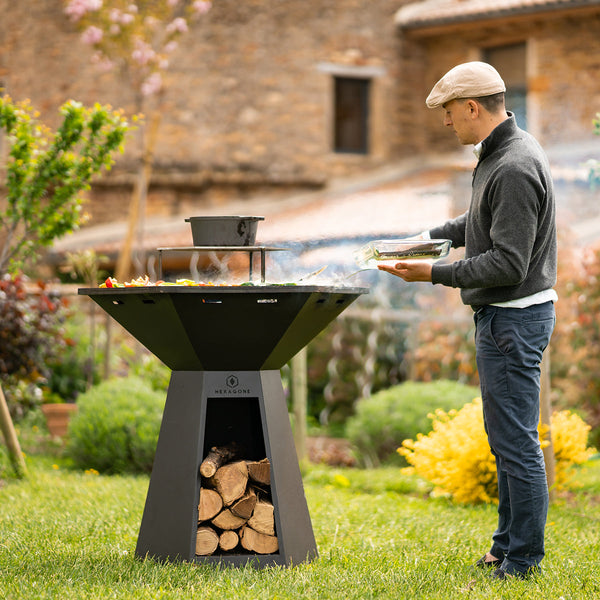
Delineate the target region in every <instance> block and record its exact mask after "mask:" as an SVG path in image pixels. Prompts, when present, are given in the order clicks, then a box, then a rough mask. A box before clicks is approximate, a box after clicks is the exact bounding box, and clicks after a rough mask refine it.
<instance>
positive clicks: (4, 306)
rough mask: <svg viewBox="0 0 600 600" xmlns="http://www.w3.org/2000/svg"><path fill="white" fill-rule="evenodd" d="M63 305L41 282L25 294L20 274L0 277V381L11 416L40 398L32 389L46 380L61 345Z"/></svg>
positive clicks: (36, 390)
mask: <svg viewBox="0 0 600 600" xmlns="http://www.w3.org/2000/svg"><path fill="white" fill-rule="evenodd" d="M64 308H65V307H64V304H63V303H62V301H60V300H59V299H57V298H54V297H52V296H51V295H49V294H48V293H47V292H46V290H45V288H44V286H43V285H42V284H38V289H37V291H36V293H27V290H26V287H25V280H24V278H23V277H10V276H9V275H5V276H4V277H3V278H2V279H0V382H1V383H2V386H3V388H4V390H5V394H6V397H7V401H8V404H9V407H10V411H11V414H12V415H13V416H14V417H17V418H21V417H23V416H24V415H25V414H26V413H27V411H28V410H29V409H30V408H32V407H34V406H36V405H37V404H39V402H40V400H41V393H40V391H39V389H36V388H38V387H39V386H41V385H43V384H45V383H46V382H47V380H48V377H49V374H50V373H49V369H48V366H47V365H48V362H49V361H52V360H53V359H54V358H56V357H57V356H58V355H59V354H60V353H61V350H62V349H63V348H64V346H65V340H64V338H63V335H62V325H61V321H62V318H63V317H64V314H65V313H64Z"/></svg>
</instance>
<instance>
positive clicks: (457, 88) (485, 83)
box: [425, 61, 506, 108]
mask: <svg viewBox="0 0 600 600" xmlns="http://www.w3.org/2000/svg"><path fill="white" fill-rule="evenodd" d="M505 91H506V86H505V85H504V81H502V77H500V75H499V73H498V71H496V69H494V67H492V65H489V64H488V63H484V62H479V61H473V62H468V63H463V64H461V65H457V66H456V67H454V68H453V69H450V70H449V71H448V72H447V73H446V74H445V75H444V76H443V77H442V78H441V79H440V80H439V81H438V82H437V83H436V84H435V85H434V86H433V89H432V90H431V93H430V94H429V96H427V100H426V101H425V102H426V104H427V106H428V107H429V108H437V107H438V106H443V105H444V104H446V102H450V100H455V99H456V98H482V97H484V96H491V95H492V94H498V93H499V92H505Z"/></svg>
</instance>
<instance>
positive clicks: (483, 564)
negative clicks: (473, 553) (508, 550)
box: [475, 553, 502, 569]
mask: <svg viewBox="0 0 600 600" xmlns="http://www.w3.org/2000/svg"><path fill="white" fill-rule="evenodd" d="M486 556H487V553H486V554H484V555H483V556H482V557H481V558H480V559H479V560H478V561H477V562H476V563H475V566H476V567H478V568H480V569H489V568H491V567H494V568H496V569H497V568H498V567H499V566H500V565H501V564H502V560H501V559H499V558H495V559H494V560H488V561H486V560H485V557H486Z"/></svg>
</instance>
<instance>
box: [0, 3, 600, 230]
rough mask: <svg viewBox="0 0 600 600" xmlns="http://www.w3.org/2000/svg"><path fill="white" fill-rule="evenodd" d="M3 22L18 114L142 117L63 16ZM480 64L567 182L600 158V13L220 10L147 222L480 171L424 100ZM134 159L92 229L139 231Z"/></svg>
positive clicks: (187, 71) (337, 6) (187, 64)
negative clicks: (102, 111)
mask: <svg viewBox="0 0 600 600" xmlns="http://www.w3.org/2000/svg"><path fill="white" fill-rule="evenodd" d="M0 14H2V19H1V20H0V82H1V84H0V85H2V86H3V87H4V88H5V90H6V91H7V92H8V93H10V94H11V96H13V97H14V98H15V99H21V98H26V97H27V98H30V99H31V101H32V103H33V105H34V106H36V107H37V108H39V109H40V110H41V112H42V117H43V118H44V119H45V120H47V121H50V122H52V119H54V118H55V114H56V109H57V108H58V106H59V105H60V104H61V103H62V102H64V101H65V100H67V99H69V98H75V99H77V100H80V101H82V102H84V103H92V102H96V101H99V102H102V103H104V102H108V103H111V104H112V105H113V106H120V107H123V108H124V109H125V110H127V111H132V110H133V106H134V104H133V97H132V95H131V92H130V91H129V90H128V88H127V86H126V85H123V82H120V81H118V80H116V79H115V77H114V75H112V74H106V73H105V74H100V73H98V72H97V71H95V70H94V68H93V66H92V65H91V62H90V51H89V50H88V49H87V48H86V47H85V46H84V45H83V44H82V43H81V42H80V41H79V39H78V37H79V34H78V32H77V31H76V29H75V27H74V25H73V24H72V23H70V22H69V21H68V19H67V18H66V17H65V15H64V13H63V3H62V2H61V0H20V1H19V2H13V1H11V0H0ZM474 59H478V60H479V59H481V60H486V61H489V62H491V63H492V64H494V65H495V66H497V68H498V69H499V70H500V71H501V72H502V74H503V76H504V78H505V79H506V81H507V84H508V88H509V89H508V96H507V97H508V106H509V109H511V110H513V111H514V112H515V113H516V114H517V117H518V120H519V122H520V124H521V125H522V126H524V127H526V128H527V129H528V130H529V131H531V132H532V133H533V134H534V135H536V136H537V137H538V139H539V140H540V142H541V143H542V144H543V145H544V146H545V148H546V149H547V150H548V153H549V154H550V156H551V159H553V160H554V164H556V165H557V166H558V165H563V164H564V165H567V166H568V167H569V169H568V170H569V173H570V175H565V178H566V179H568V178H569V177H572V173H573V169H575V168H576V167H577V165H580V164H581V162H582V161H583V160H585V159H586V158H589V157H591V156H593V155H594V153H595V156H596V157H598V154H600V153H599V152H598V143H597V142H598V139H597V138H595V139H594V136H593V133H592V125H591V123H592V118H593V117H594V115H595V114H596V113H597V112H598V111H600V1H598V0H498V1H497V2H494V3H490V2H486V1H485V0H423V1H419V2H407V1H403V0H377V1H373V0H311V1H310V2H307V1H306V0H286V1H285V2H282V1H271V2H265V1H261V0H244V1H243V2H240V1H239V0H214V2H213V7H212V9H211V10H210V12H209V13H208V14H207V15H205V16H204V17H203V18H202V19H201V20H200V21H199V22H198V23H197V24H196V25H195V26H194V28H193V29H192V30H191V32H190V33H188V34H187V35H186V37H185V38H184V44H183V46H182V47H181V48H180V50H179V51H178V54H177V55H176V56H174V57H173V60H172V61H171V63H172V67H171V68H170V71H169V77H168V85H167V92H166V94H165V95H164V97H163V99H162V105H161V110H160V114H161V122H160V128H159V130H158V143H157V146H156V149H155V152H154V155H153V173H152V179H151V184H150V192H149V199H148V205H147V215H148V217H149V218H152V217H158V218H163V219H164V218H167V217H172V216H179V215H185V216H188V215H190V214H199V213H201V212H203V211H207V210H222V211H223V212H225V210H226V207H227V206H229V204H228V203H230V202H231V201H236V202H238V203H239V202H241V203H242V206H243V201H244V200H250V199H252V198H256V197H261V198H273V199H275V201H278V200H279V199H281V198H285V197H289V196H290V195H291V194H295V195H297V193H298V192H299V191H302V190H304V191H306V190H321V191H327V190H328V189H330V188H331V186H332V184H333V182H335V181H339V180H340V179H347V178H356V177H358V176H364V177H369V176H372V175H374V174H377V173H388V172H389V171H390V170H392V171H393V170H394V169H396V170H397V171H398V172H399V173H404V172H410V173H414V172H415V171H416V170H420V169H421V170H422V169H425V168H426V167H427V165H429V164H439V159H440V157H442V158H443V161H442V162H443V163H444V164H445V165H448V164H449V163H448V159H449V157H451V160H450V163H451V165H452V168H451V171H452V170H457V169H458V171H461V170H463V169H464V168H467V167H468V164H467V167H465V161H466V163H469V160H470V159H465V157H466V156H467V155H466V154H465V153H464V151H463V149H460V148H457V144H456V139H455V137H454V136H453V135H452V133H451V132H449V131H447V130H445V129H444V128H443V127H441V123H440V121H441V113H440V112H438V111H430V110H428V109H426V108H425V105H424V98H425V97H426V95H427V93H428V91H429V90H430V88H431V86H432V85H433V84H434V83H435V81H436V80H437V79H438V78H439V77H440V76H441V75H442V74H443V73H444V72H445V71H447V70H448V69H449V68H450V67H452V66H453V65H455V64H456V63H459V62H463V61H467V60H474ZM134 149H135V145H134V144H133V145H131V147H129V148H128V151H127V153H126V155H125V156H124V157H123V158H120V159H119V162H118V164H117V167H116V168H115V169H114V171H113V172H112V173H111V174H110V175H109V176H107V177H105V178H103V179H102V181H100V182H98V183H97V184H96V185H95V186H94V190H93V192H92V194H91V200H90V203H89V204H88V206H87V209H88V212H90V214H91V220H90V225H91V226H93V225H101V224H103V223H114V222H117V221H124V220H125V219H126V218H127V206H128V198H129V197H130V190H131V186H132V181H133V171H134V164H135V158H136V157H135V156H134V154H135V150H134ZM434 159H437V160H438V162H437V163H436V162H435V160H434ZM432 161H433V162H432ZM456 165H458V167H456ZM403 167H406V168H404V169H403ZM557 172H558V171H557ZM560 177H562V175H560V174H559V178H560ZM457 185H458V186H460V185H462V184H461V182H460V178H459V180H458V183H457ZM582 194H583V195H584V196H585V193H584V192H582ZM582 202H583V201H582ZM238 206H239V204H237V205H236V207H238ZM315 218H318V216H317V217H315Z"/></svg>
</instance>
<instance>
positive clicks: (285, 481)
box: [135, 370, 318, 567]
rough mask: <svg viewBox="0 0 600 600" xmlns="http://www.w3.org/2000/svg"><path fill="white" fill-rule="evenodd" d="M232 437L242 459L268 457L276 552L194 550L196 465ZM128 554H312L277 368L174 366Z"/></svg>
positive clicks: (239, 561)
mask: <svg viewBox="0 0 600 600" xmlns="http://www.w3.org/2000/svg"><path fill="white" fill-rule="evenodd" d="M236 438H237V439H236ZM232 440H235V441H237V442H241V443H242V444H243V445H244V446H246V448H247V449H248V453H249V454H248V458H249V459H251V460H255V459H256V460H258V459H260V458H264V457H265V456H266V457H267V458H268V459H269V461H270V462H271V495H272V500H273V506H274V516H275V528H276V534H277V538H278V544H279V551H278V552H277V553H275V554H268V555H259V554H241V553H240V554H235V553H223V554H213V555H211V556H196V555H195V544H196V532H197V527H198V525H197V524H198V501H199V497H200V486H201V478H200V473H199V468H200V464H201V462H202V459H203V457H204V456H205V455H206V453H207V451H208V449H210V448H211V447H212V446H214V445H220V444H223V443H227V442H229V441H232ZM135 552H136V555H137V556H139V557H146V556H148V557H152V558H155V559H158V560H169V561H176V560H187V561H194V562H198V563H224V564H231V565H234V566H240V565H244V564H250V565H253V566H256V567H265V566H269V565H291V564H292V563H293V564H298V563H301V562H306V561H310V560H313V559H314V558H316V557H317V556H318V552H317V546H316V542H315V538H314V534H313V529H312V524H311V520H310V515H309V512H308V506H307V503H306V498H305V495H304V487H303V484H302V477H301V474H300V468H299V466H298V459H297V456H296V449H295V446H294V440H293V437H292V430H291V427H290V422H289V417H288V412H287V405H286V401H285V396H284V392H283V386H282V383H281V375H280V373H279V370H265V371H173V373H172V375H171V381H170V384H169V389H168V392H167V400H166V404H165V409H164V413H163V419H162V424H161V428H160V434H159V439H158V444H157V449H156V455H155V459H154V465H153V469H152V475H151V478H150V485H149V488H148V495H147V497H146V505H145V508H144V513H143V516H142V522H141V526H140V532H139V536H138V541H137V546H136V551H135Z"/></svg>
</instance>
